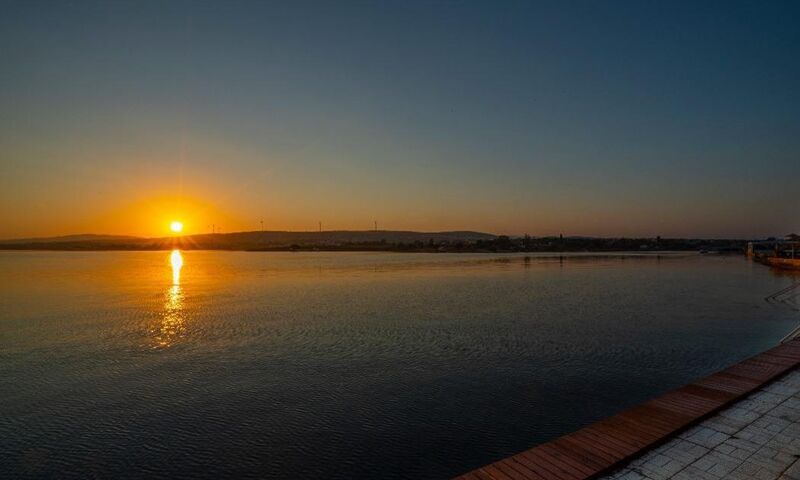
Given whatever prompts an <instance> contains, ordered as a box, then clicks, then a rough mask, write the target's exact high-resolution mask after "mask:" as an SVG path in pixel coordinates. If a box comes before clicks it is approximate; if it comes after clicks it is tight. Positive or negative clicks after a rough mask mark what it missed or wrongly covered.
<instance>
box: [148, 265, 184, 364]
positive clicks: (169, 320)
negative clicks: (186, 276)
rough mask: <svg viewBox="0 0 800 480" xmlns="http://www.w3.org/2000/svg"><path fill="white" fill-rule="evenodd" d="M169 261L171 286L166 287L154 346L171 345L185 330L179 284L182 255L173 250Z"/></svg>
mask: <svg viewBox="0 0 800 480" xmlns="http://www.w3.org/2000/svg"><path fill="white" fill-rule="evenodd" d="M169 263H170V265H171V266H172V286H170V287H169V288H168V289H167V292H166V301H165V303H164V312H163V314H162V318H161V324H160V325H159V328H158V330H157V331H156V332H155V334H156V335H155V340H156V348H166V347H169V346H171V345H173V344H174V343H175V342H176V341H177V340H178V339H180V337H182V336H183V334H184V332H185V330H186V325H185V323H186V322H185V317H184V313H183V301H184V296H183V291H182V290H181V285H180V283H181V269H182V268H183V255H182V254H181V251H180V250H173V251H172V252H171V253H170V255H169Z"/></svg>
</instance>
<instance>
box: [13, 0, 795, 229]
mask: <svg viewBox="0 0 800 480" xmlns="http://www.w3.org/2000/svg"><path fill="white" fill-rule="evenodd" d="M0 7H1V9H2V12H3V14H2V15H0V220H1V221H0V238H20V237H31V236H48V235H63V234H76V233H106V234H131V235H145V236H160V235H166V234H167V233H168V231H167V229H168V226H169V222H170V221H171V220H173V219H179V220H182V221H183V222H184V224H185V226H186V231H187V232H188V233H205V232H208V231H210V229H211V228H212V227H211V226H212V225H214V228H216V229H218V230H221V231H223V232H225V231H237V230H257V229H260V228H261V222H262V221H263V225H264V228H265V229H268V230H316V229H317V228H318V225H319V224H318V222H320V221H321V222H322V227H323V229H326V230H333V229H359V230H361V229H369V228H372V227H373V225H374V224H373V222H374V221H377V222H378V227H379V228H381V229H392V230H422V231H442V230H478V231H486V232H492V233H498V234H512V235H515V234H524V233H528V234H530V235H552V234H559V233H563V234H564V235H596V236H656V235H660V236H662V237H685V236H691V237H740V238H754V237H763V236H770V235H783V234H787V233H789V232H792V231H799V230H800V210H798V207H797V205H798V199H800V193H799V191H800V188H798V187H800V88H798V86H800V27H799V26H798V25H800V3H798V2H794V1H790V2H769V1H765V2H757V1H748V2H737V1H720V2H713V1H689V2H678V1H675V2H655V1H646V0H637V1H630V2H628V1H621V0H620V1H613V2H598V1H592V2H568V1H553V2H510V1H509V2H504V1H500V2H490V1H486V2H438V1H424V2H411V1H402V2H391V1H375V2H353V3H351V2H329V1H321V2H298V1H292V2H285V3H282V2H260V1H259V2H257V1H251V2H236V1H224V2H223V1H219V2H206V1H191V2H183V1H163V2H156V1H140V2H124V1H113V2H107V1H103V2H82V1H72V2H66V1H54V2H41V1H28V0H26V1H20V2H16V1H8V0H0Z"/></svg>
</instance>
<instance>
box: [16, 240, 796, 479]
mask: <svg viewBox="0 0 800 480" xmlns="http://www.w3.org/2000/svg"><path fill="white" fill-rule="evenodd" d="M797 280H800V277H797V276H791V275H789V274H782V273H780V272H776V271H772V270H770V269H768V268H766V267H764V266H762V265H758V264H753V263H751V262H748V261H747V260H746V259H744V258H743V257H739V256H701V255H695V254H661V255H654V254H647V255H643V254H627V255H619V254H616V255H590V254H577V255H569V256H563V257H562V256H559V255H552V254H545V255H531V256H528V257H527V258H526V257H525V255H517V254H514V255H501V254H410V253H409V254H394V253H324V252H313V253H312V252H309V253H288V252H285V253H277V252H276V253H256V252H211V251H184V252H0V477H3V478H9V477H14V478H48V477H50V478H54V477H58V478H90V477H102V478H145V477H155V476H165V477H171V478H219V477H220V476H230V477H236V478H247V477H257V478H286V479H288V478H292V479H297V478H341V479H359V478H361V479H367V478H389V479H401V478H412V477H413V478H431V479H438V478H448V477H451V476H453V475H456V474H459V473H463V472H465V471H467V470H470V469H472V468H476V467H478V466H481V465H483V464H485V463H488V462H490V461H493V460H496V459H498V458H501V457H504V456H507V455H509V454H512V453H516V452H518V451H520V450H523V449H526V448H529V447H531V446H533V445H535V444H537V443H539V442H542V441H545V440H548V439H551V438H554V437H556V436H559V435H561V434H564V433H567V432H569V431H572V430H574V429H577V428H579V427H581V426H583V425H585V424H587V423H589V422H592V421H594V420H597V419H599V418H601V417H604V416H607V415H610V414H612V413H615V412H618V411H620V410H621V409H624V408H625V407H628V406H631V405H634V404H637V403H640V402H642V401H644V400H646V399H648V398H651V397H653V396H655V395H658V394H660V393H662V392H665V391H666V390H669V389H672V388H675V387H677V386H680V385H683V384H685V383H687V382H690V381H692V380H694V379H696V378H698V377H701V376H704V375H707V374H709V373H712V372H714V371H716V370H719V369H721V368H723V367H725V366H728V365H730V364H732V363H734V362H736V361H739V360H742V359H744V358H746V357H748V356H751V355H753V354H756V353H758V352H760V351H763V350H765V349H767V348H769V347H771V346H774V345H775V344H776V343H777V342H779V341H780V339H781V338H782V337H783V336H784V335H785V334H786V333H788V332H789V331H790V330H792V329H793V328H794V327H795V326H796V325H797V323H798V320H800V315H798V312H797V311H795V310H792V309H791V308H789V307H788V306H787V305H782V304H770V303H767V302H765V300H764V298H765V297H766V296H768V295H770V294H771V293H773V292H775V291H777V290H779V289H781V288H784V287H786V286H789V285H791V284H792V283H793V282H795V281H797Z"/></svg>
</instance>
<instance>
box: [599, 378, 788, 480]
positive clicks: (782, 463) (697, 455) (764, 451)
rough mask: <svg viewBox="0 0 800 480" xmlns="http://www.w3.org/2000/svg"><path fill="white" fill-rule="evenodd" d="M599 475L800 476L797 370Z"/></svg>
mask: <svg viewBox="0 0 800 480" xmlns="http://www.w3.org/2000/svg"><path fill="white" fill-rule="evenodd" d="M601 478H603V479H606V480H664V479H675V480H705V479H708V480H720V479H731V480H738V479H741V480H745V479H747V480H749V479H763V480H775V479H782V480H800V370H794V371H793V372H791V373H789V374H788V375H786V376H785V377H783V378H782V379H780V380H778V381H776V382H774V383H771V384H769V385H767V386H765V387H763V388H761V389H760V390H758V391H756V392H755V393H753V394H751V395H749V396H748V397H746V398H745V399H744V400H741V401H739V402H737V403H735V404H734V405H733V406H731V407H728V408H726V409H725V410H722V411H721V412H719V413H717V414H716V415H714V416H712V417H711V418H709V419H707V420H704V421H702V422H701V423H700V424H698V425H697V426H695V427H692V428H690V429H689V430H687V431H686V432H684V433H682V434H680V435H678V436H677V437H676V438H674V439H672V440H669V441H667V443H665V444H663V445H661V446H660V447H657V448H655V449H653V450H652V451H650V452H648V453H646V454H645V455H643V456H642V457H640V458H638V459H636V460H633V461H631V462H630V463H629V464H627V465H625V466H624V467H622V468H621V469H620V470H618V471H617V472H615V473H613V474H611V475H608V476H605V477H601Z"/></svg>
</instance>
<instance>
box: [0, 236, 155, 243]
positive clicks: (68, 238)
mask: <svg viewBox="0 0 800 480" xmlns="http://www.w3.org/2000/svg"><path fill="white" fill-rule="evenodd" d="M135 239H140V240H141V239H142V237H133V236H130V235H100V234H94V233H81V234H77V235H62V236H58V237H36V238H14V239H7V240H0V244H4V243H61V242H94V241H101V242H105V241H118V240H135Z"/></svg>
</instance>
